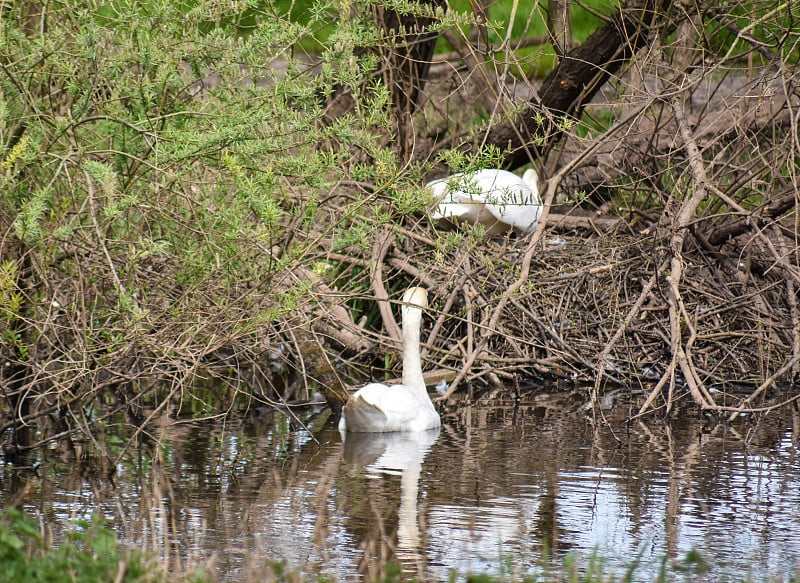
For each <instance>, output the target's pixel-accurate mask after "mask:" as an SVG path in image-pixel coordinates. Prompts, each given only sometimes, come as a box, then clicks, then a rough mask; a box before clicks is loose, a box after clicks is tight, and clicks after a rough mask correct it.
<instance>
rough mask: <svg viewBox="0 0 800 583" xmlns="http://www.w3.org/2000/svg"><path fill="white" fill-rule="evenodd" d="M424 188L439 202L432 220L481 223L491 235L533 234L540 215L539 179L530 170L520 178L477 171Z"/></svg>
mask: <svg viewBox="0 0 800 583" xmlns="http://www.w3.org/2000/svg"><path fill="white" fill-rule="evenodd" d="M426 186H427V188H430V189H431V191H432V192H433V195H434V196H435V197H436V199H437V200H438V201H439V203H438V205H437V206H436V208H435V209H434V211H433V213H432V217H433V218H434V219H436V220H445V221H448V222H450V223H472V224H477V223H480V224H482V225H484V226H485V227H486V232H487V233H488V234H490V235H499V234H502V233H506V232H508V231H509V230H510V229H513V230H515V231H518V232H520V233H532V232H533V231H534V230H536V225H538V224H539V217H541V215H542V203H541V200H540V199H539V175H538V174H536V170H533V169H530V170H527V171H526V172H525V174H524V175H523V176H522V178H520V177H519V176H517V175H516V174H514V173H513V172H508V171H507V170H498V169H485V170H478V171H476V172H467V173H464V174H454V175H453V176H448V177H447V178H440V179H438V180H434V181H432V182H429V183H428V184H427V185H426Z"/></svg>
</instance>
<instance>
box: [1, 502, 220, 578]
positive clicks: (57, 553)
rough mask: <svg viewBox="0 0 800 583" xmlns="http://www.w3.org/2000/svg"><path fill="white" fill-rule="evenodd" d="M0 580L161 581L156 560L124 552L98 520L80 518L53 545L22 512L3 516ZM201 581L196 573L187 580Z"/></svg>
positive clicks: (161, 574)
mask: <svg viewBox="0 0 800 583" xmlns="http://www.w3.org/2000/svg"><path fill="white" fill-rule="evenodd" d="M0 580H1V581H25V582H26V583H45V582H46V583H59V582H62V581H63V582H70V583H105V582H107V581H119V582H123V581H124V582H128V583H134V582H135V583H139V582H142V583H143V582H153V583H156V582H161V581H166V580H167V579H166V576H165V574H164V572H163V571H162V570H161V567H160V566H159V565H158V563H157V562H155V561H152V560H150V559H148V558H147V557H145V556H144V555H143V554H141V553H138V552H123V551H121V550H120V549H119V547H118V546H117V541H116V537H115V535H114V533H113V532H111V531H110V530H108V529H107V528H105V527H104V526H103V525H102V523H101V521H100V520H99V519H97V518H94V519H92V520H91V521H80V522H78V524H77V529H76V530H74V531H71V532H69V533H67V536H66V539H65V540H64V542H62V543H61V544H60V545H58V546H56V547H52V548H50V547H49V546H48V545H47V544H46V542H45V539H44V537H43V536H42V533H41V532H40V531H39V529H38V528H37V524H36V521H35V520H33V519H32V518H30V517H28V516H26V515H25V514H23V513H22V512H21V511H19V510H8V511H7V512H6V515H5V516H4V517H2V518H0ZM187 580H189V581H194V582H196V583H200V582H201V581H204V579H203V578H202V577H201V576H199V575H194V576H193V577H192V578H190V579H187Z"/></svg>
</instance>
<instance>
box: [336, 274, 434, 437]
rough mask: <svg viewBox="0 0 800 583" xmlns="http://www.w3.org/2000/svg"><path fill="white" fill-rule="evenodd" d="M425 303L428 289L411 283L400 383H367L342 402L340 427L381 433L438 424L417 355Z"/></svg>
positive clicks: (405, 312) (405, 302)
mask: <svg viewBox="0 0 800 583" xmlns="http://www.w3.org/2000/svg"><path fill="white" fill-rule="evenodd" d="M427 307H428V292H427V291H426V290H425V289H423V288H421V287H412V288H410V289H409V290H407V291H406V293H405V294H404V295H403V307H402V308H401V313H402V320H403V384H401V385H393V386H387V385H384V384H382V383H369V384H368V385H366V386H365V387H362V388H361V389H359V390H358V391H356V392H355V394H353V395H352V396H351V397H350V398H349V399H348V400H347V403H345V405H344V409H343V410H342V417H341V419H340V420H339V430H340V431H354V432H364V433H384V432H389V431H407V432H408V431H425V430H428V429H433V428H435V427H439V425H440V424H441V421H440V420H439V414H438V413H437V412H436V409H435V408H434V406H433V402H431V398H430V397H429V396H428V391H427V389H426V388H425V379H424V378H423V376H422V361H421V359H420V355H419V331H420V327H421V325H422V309H423V308H427Z"/></svg>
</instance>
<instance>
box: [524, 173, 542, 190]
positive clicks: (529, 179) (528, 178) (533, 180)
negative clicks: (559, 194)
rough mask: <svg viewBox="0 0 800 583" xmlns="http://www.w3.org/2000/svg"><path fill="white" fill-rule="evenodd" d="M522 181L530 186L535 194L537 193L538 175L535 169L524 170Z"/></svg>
mask: <svg viewBox="0 0 800 583" xmlns="http://www.w3.org/2000/svg"><path fill="white" fill-rule="evenodd" d="M522 182H524V183H525V184H527V185H528V186H530V187H531V190H533V192H534V193H535V194H537V195H538V194H539V175H538V174H537V173H536V170H534V169H533V168H529V169H528V170H526V171H525V174H523V175H522Z"/></svg>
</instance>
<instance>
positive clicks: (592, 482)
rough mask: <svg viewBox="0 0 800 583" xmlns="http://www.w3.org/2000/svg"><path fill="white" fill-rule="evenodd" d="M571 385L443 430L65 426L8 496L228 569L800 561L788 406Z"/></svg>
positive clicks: (434, 572) (244, 576) (647, 571)
mask: <svg viewBox="0 0 800 583" xmlns="http://www.w3.org/2000/svg"><path fill="white" fill-rule="evenodd" d="M564 400H565V398H563V397H559V398H553V397H541V398H538V399H537V400H536V401H534V402H531V403H527V404H519V403H492V404H485V405H477V406H471V407H461V408H457V410H456V411H454V412H451V413H448V414H447V415H445V419H444V425H443V427H442V429H441V430H440V431H434V432H430V433H426V434H422V435H417V436H414V437H413V438H410V437H405V438H403V437H398V436H391V435H369V436H360V437H357V438H356V437H348V438H347V439H346V440H345V442H344V443H343V442H342V438H341V437H340V435H339V433H338V432H337V431H335V430H334V429H333V424H332V423H327V424H325V423H323V422H322V421H320V420H318V419H315V418H314V417H313V416H311V415H309V416H308V418H307V419H306V421H307V422H308V424H309V425H310V426H311V427H315V424H316V425H317V427H316V428H315V429H313V430H311V431H309V430H307V429H302V428H299V427H296V426H294V424H290V423H288V422H287V421H286V419H285V418H284V417H283V416H281V415H266V416H264V417H261V418H257V419H254V418H243V419H238V420H233V421H232V420H230V419H228V420H227V421H226V422H224V423H223V422H214V421H204V422H196V421H184V422H174V421H168V420H163V422H162V423H161V424H160V425H159V426H158V428H155V429H153V430H152V431H150V432H149V433H148V436H144V435H143V436H142V438H141V440H140V442H139V444H138V445H137V446H136V447H131V448H128V449H127V450H122V449H119V448H117V449H114V446H112V445H109V446H107V453H108V454H109V457H108V459H113V458H114V455H116V456H117V457H118V459H116V460H115V461H114V462H113V463H111V464H105V465H104V464H102V463H99V461H98V460H97V459H95V458H94V457H93V455H94V454H93V453H88V452H89V451H92V452H94V451H95V450H94V448H91V449H90V448H88V447H87V449H86V450H85V452H84V453H82V452H81V451H80V448H78V451H76V449H75V447H67V446H66V445H63V444H60V445H58V446H55V447H53V448H52V449H50V450H48V451H46V452H43V453H41V454H40V455H39V457H37V458H36V459H32V460H31V463H32V464H33V465H35V468H34V469H32V470H20V469H18V467H17V466H14V465H12V464H10V463H8V462H6V464H5V466H4V467H3V474H2V483H0V486H2V489H1V490H0V502H2V503H3V504H4V505H11V504H14V505H18V506H23V507H25V508H26V509H28V510H30V511H32V512H39V513H41V515H42V516H43V518H44V520H45V521H46V522H48V523H49V524H51V525H52V526H54V528H55V530H56V531H58V530H59V528H61V527H62V525H65V524H69V521H70V520H73V519H75V518H79V517H86V516H87V515H89V514H91V513H92V512H100V513H102V514H103V515H104V516H106V517H107V518H108V519H109V520H110V521H111V523H112V525H113V527H114V529H115V530H116V531H117V532H118V533H119V536H120V538H121V539H122V540H123V542H125V543H126V544H131V545H136V546H145V547H147V548H151V549H155V550H156V551H157V552H159V553H161V554H162V556H164V557H165V558H167V559H168V560H170V561H174V562H175V564H176V565H177V566H178V567H179V568H181V567H185V566H186V565H191V564H194V563H201V564H205V565H208V566H209V568H212V569H214V570H216V571H217V572H218V573H219V574H220V576H221V578H223V579H224V580H228V581H254V580H257V579H258V578H259V573H263V571H262V569H263V565H264V564H265V563H266V562H268V561H270V560H275V559H285V560H286V561H287V562H288V564H289V565H291V566H295V567H298V568H302V569H304V570H306V571H308V572H311V573H320V572H322V573H327V574H331V575H334V576H335V577H336V578H337V579H339V580H347V581H362V580H369V579H370V578H372V577H375V576H378V575H379V574H380V573H381V572H382V570H383V569H384V568H385V566H386V564H387V563H400V564H401V565H402V566H403V569H404V571H405V572H406V573H407V574H408V575H409V576H414V577H417V578H418V579H426V580H446V579H447V578H448V576H449V575H450V573H451V572H452V571H456V572H458V573H459V574H466V573H476V572H487V573H493V574H498V573H506V574H509V573H515V572H521V573H526V572H540V573H541V572H542V571H543V570H546V569H547V568H548V561H547V560H546V559H545V558H544V557H550V559H551V561H552V562H553V563H555V564H560V563H561V561H562V560H563V557H564V556H565V555H566V554H568V553H570V552H573V553H574V554H576V555H577V556H578V557H579V561H583V562H584V563H586V562H588V560H589V558H590V556H591V555H592V553H593V552H596V553H597V554H598V556H601V557H603V558H604V560H605V562H606V565H607V567H608V569H609V570H611V571H614V572H617V573H618V574H619V575H620V576H621V575H622V574H623V573H624V572H625V569H626V568H627V567H628V566H629V565H631V563H632V562H633V561H634V560H638V567H637V568H636V571H635V576H634V579H635V580H642V581H650V580H654V579H655V577H656V575H657V573H658V571H659V569H660V568H661V565H662V561H663V560H664V559H665V558H666V560H667V563H666V565H667V568H668V570H669V572H670V573H671V574H674V576H675V578H678V579H682V580H683V579H685V580H697V575H696V573H695V574H692V572H691V571H690V572H689V574H687V572H686V571H685V570H681V567H682V565H683V563H684V562H685V559H686V556H687V553H689V552H690V551H697V552H698V553H699V554H700V556H702V557H703V558H704V560H705V561H707V562H708V566H707V568H708V569H709V571H708V573H707V574H706V575H705V576H704V577H705V579H706V580H709V581H718V580H720V579H737V580H740V579H743V578H745V577H747V576H748V574H749V575H751V576H752V577H753V578H754V579H756V580H759V579H765V578H767V577H771V578H774V579H784V580H785V579H788V578H789V577H791V576H792V575H794V576H797V573H798V568H800V464H799V463H798V462H799V461H800V460H799V459H798V452H797V445H798V444H797V440H798V431H800V429H799V428H800V421H798V415H797V413H796V412H794V413H792V412H790V411H787V412H785V413H783V414H781V415H772V416H770V417H767V418H766V419H760V420H755V419H739V420H737V421H736V422H735V423H733V424H723V423H717V422H716V421H709V420H707V419H706V420H697V419H690V418H682V419H679V420H678V421H677V422H672V423H671V424H669V425H667V424H665V423H664V422H662V421H657V420H653V419H645V420H640V421H635V422H629V423H622V422H616V421H614V420H613V419H609V420H608V423H604V422H600V420H598V419H597V418H593V417H592V415H591V414H586V413H576V412H574V411H572V412H570V411H569V407H568V406H566V405H565V403H564ZM624 413H625V412H624V411H623V412H621V413H619V412H618V416H619V417H620V418H622V417H624V416H625V415H624ZM112 443H113V442H112ZM74 445H76V444H74ZM76 456H77V457H78V458H83V461H76V459H75V458H76Z"/></svg>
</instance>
